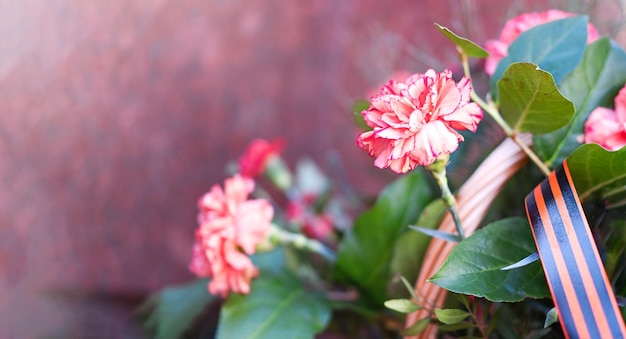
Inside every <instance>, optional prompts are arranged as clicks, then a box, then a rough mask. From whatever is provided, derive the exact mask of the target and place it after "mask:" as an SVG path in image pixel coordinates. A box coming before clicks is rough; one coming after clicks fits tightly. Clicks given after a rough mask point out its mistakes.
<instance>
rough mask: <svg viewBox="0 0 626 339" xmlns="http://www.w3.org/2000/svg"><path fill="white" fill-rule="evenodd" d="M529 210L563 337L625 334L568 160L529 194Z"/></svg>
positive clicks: (607, 336)
mask: <svg viewBox="0 0 626 339" xmlns="http://www.w3.org/2000/svg"><path fill="white" fill-rule="evenodd" d="M526 213H527V215H528V220H529V221H530V224H531V228H532V231H533V236H534V238H535V243H536V244H537V249H538V251H539V257H540V259H541V264H542V265H543V270H544V272H545V274H546V278H547V280H548V285H549V287H550V292H551V293H552V298H553V300H554V304H555V307H556V309H557V313H558V317H559V322H560V323H561V326H562V328H563V331H564V332H565V336H566V337H567V338H625V337H626V329H625V327H624V319H623V318H622V315H621V313H620V311H619V308H618V306H617V302H616V300H615V296H614V294H613V289H612V288H611V284H610V282H609V279H608V277H607V275H606V272H605V270H604V267H603V265H602V260H601V259H600V255H599V253H598V249H597V247H596V244H595V242H594V240H593V237H592V235H591V231H590V230H589V225H588V224H587V220H586V217H585V213H584V212H583V209H582V206H581V204H580V200H579V199H578V194H577V193H576V188H575V187H574V184H573V182H572V177H571V175H570V173H569V169H568V167H567V162H566V161H564V162H563V165H562V166H560V167H559V168H558V169H556V170H555V171H553V172H552V173H551V174H550V175H549V176H548V178H546V179H545V180H544V181H543V182H542V183H541V184H540V185H538V186H537V187H536V188H535V189H534V190H533V191H532V192H531V193H530V194H529V195H528V196H527V197H526Z"/></svg>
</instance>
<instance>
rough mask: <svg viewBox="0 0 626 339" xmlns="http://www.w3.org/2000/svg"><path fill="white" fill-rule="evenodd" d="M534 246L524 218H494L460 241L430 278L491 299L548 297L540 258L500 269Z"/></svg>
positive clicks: (548, 293) (526, 253)
mask: <svg viewBox="0 0 626 339" xmlns="http://www.w3.org/2000/svg"><path fill="white" fill-rule="evenodd" d="M536 250H537V249H536V247H535V242H534V240H533V236H532V233H531V231H530V226H529V224H528V221H527V220H526V219H524V218H509V219H504V220H500V221H496V222H494V223H492V224H489V225H487V226H485V227H484V228H482V229H480V230H478V231H476V233H474V234H473V235H472V236H470V237H469V238H466V239H465V240H463V241H461V242H460V243H459V244H458V245H457V246H456V247H455V248H454V249H453V250H452V252H451V253H450V255H449V256H448V258H447V259H446V261H445V262H444V264H443V266H442V267H441V268H440V269H439V271H438V272H437V273H435V275H434V276H433V277H432V278H430V281H431V282H432V283H434V284H436V285H439V286H441V287H443V288H445V289H447V290H450V291H453V292H456V293H463V294H471V295H475V296H479V297H485V298H487V299H489V300H491V301H504V302H516V301H520V300H522V299H524V298H529V297H530V298H543V297H547V296H549V295H550V292H549V290H548V284H547V283H546V279H545V276H544V274H543V269H542V267H541V264H540V263H539V262H535V263H532V264H530V265H528V266H524V267H521V268H518V269H513V270H505V271H503V270H501V268H502V267H505V266H508V265H511V264H513V263H515V262H517V261H519V260H520V259H522V258H525V257H526V256H528V255H529V254H530V253H532V252H535V251H536Z"/></svg>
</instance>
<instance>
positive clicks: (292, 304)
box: [217, 260, 331, 339]
mask: <svg viewBox="0 0 626 339" xmlns="http://www.w3.org/2000/svg"><path fill="white" fill-rule="evenodd" d="M265 262H266V263H268V264H272V261H270V260H268V261H265ZM255 264H257V265H259V267H260V270H261V274H260V276H259V277H258V278H256V279H255V280H254V281H253V282H252V284H251V287H250V293H249V294H248V295H240V294H231V295H230V296H229V297H228V299H227V300H226V302H225V303H224V305H223V306H222V310H221V313H220V320H219V326H218V329H217V338H218V339H222V338H223V339H226V338H248V339H252V338H313V337H314V336H315V334H316V333H319V332H321V331H322V330H324V328H326V325H327V323H328V321H329V320H330V314H331V306H330V302H329V301H328V300H327V299H326V297H325V296H324V294H323V293H321V292H317V291H312V290H309V289H307V288H305V287H304V286H303V285H302V283H301V282H300V281H299V280H298V279H297V278H296V277H295V276H294V275H293V274H291V273H290V272H289V271H287V270H281V271H277V270H275V269H270V268H269V267H265V265H264V264H263V262H260V261H258V260H256V261H255Z"/></svg>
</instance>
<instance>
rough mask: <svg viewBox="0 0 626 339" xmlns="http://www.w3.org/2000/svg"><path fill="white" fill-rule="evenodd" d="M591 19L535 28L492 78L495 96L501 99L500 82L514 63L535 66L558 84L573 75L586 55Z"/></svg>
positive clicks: (513, 48)
mask: <svg viewBox="0 0 626 339" xmlns="http://www.w3.org/2000/svg"><path fill="white" fill-rule="evenodd" d="M586 43H587V17H586V16H577V17H571V18H565V19H561V20H556V21H552V22H549V23H546V24H543V25H539V26H536V27H533V28H531V29H529V30H527V31H526V32H524V33H522V34H520V36H519V37H517V39H515V41H513V43H512V44H511V45H510V46H509V50H508V55H507V56H506V57H505V58H503V59H502V60H500V63H499V64H498V67H497V68H496V71H495V72H494V74H493V76H492V77H491V92H492V95H493V96H494V97H498V92H497V91H498V88H497V82H498V80H500V78H501V77H502V75H503V74H504V71H505V70H506V69H507V68H508V67H509V65H511V64H512V63H514V62H532V63H534V64H537V65H539V67H540V68H541V69H543V70H544V71H547V72H549V73H551V74H552V77H553V78H554V82H555V83H557V84H558V83H559V82H560V81H561V78H563V76H565V75H566V74H567V73H569V72H571V71H572V70H573V69H574V68H575V67H576V65H577V64H578V62H580V58H581V57H582V55H583V52H584V51H585V45H586Z"/></svg>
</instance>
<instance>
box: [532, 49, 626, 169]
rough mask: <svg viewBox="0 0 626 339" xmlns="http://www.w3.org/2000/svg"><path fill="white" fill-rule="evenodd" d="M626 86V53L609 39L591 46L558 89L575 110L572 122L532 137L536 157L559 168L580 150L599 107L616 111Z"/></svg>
mask: <svg viewBox="0 0 626 339" xmlns="http://www.w3.org/2000/svg"><path fill="white" fill-rule="evenodd" d="M625 82H626V53H625V52H624V50H623V49H622V48H621V47H620V46H619V45H617V44H616V43H615V42H614V41H612V40H610V39H609V38H602V39H599V40H597V41H595V42H594V43H592V44H590V45H589V46H588V47H587V50H586V51H585V54H584V56H583V59H582V61H581V63H580V65H579V66H578V67H577V68H576V69H575V70H574V71H573V72H572V73H570V74H569V75H567V76H566V77H565V78H564V79H563V81H562V82H561V84H560V85H559V88H560V89H561V92H562V93H563V95H564V96H565V97H566V98H569V99H570V100H572V102H573V103H574V106H575V107H576V113H574V117H573V118H572V120H571V122H570V123H569V124H568V125H566V126H564V127H562V128H560V129H558V130H556V131H554V132H552V133H549V134H544V135H537V136H533V146H534V148H535V150H536V152H537V154H538V155H539V156H540V157H541V158H542V159H543V160H544V161H545V162H546V163H547V164H548V165H551V166H554V167H556V166H558V165H559V164H560V163H561V162H563V159H564V158H565V157H567V156H568V155H569V154H570V153H572V151H574V149H576V148H577V147H578V146H580V142H578V140H577V137H578V136H579V135H581V134H582V133H583V130H584V124H585V121H586V120H587V118H588V117H589V114H590V113H591V111H593V110H594V109H595V108H596V107H598V106H603V107H613V99H614V98H615V96H616V94H617V92H618V91H619V90H620V88H622V86H624V83H625Z"/></svg>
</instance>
